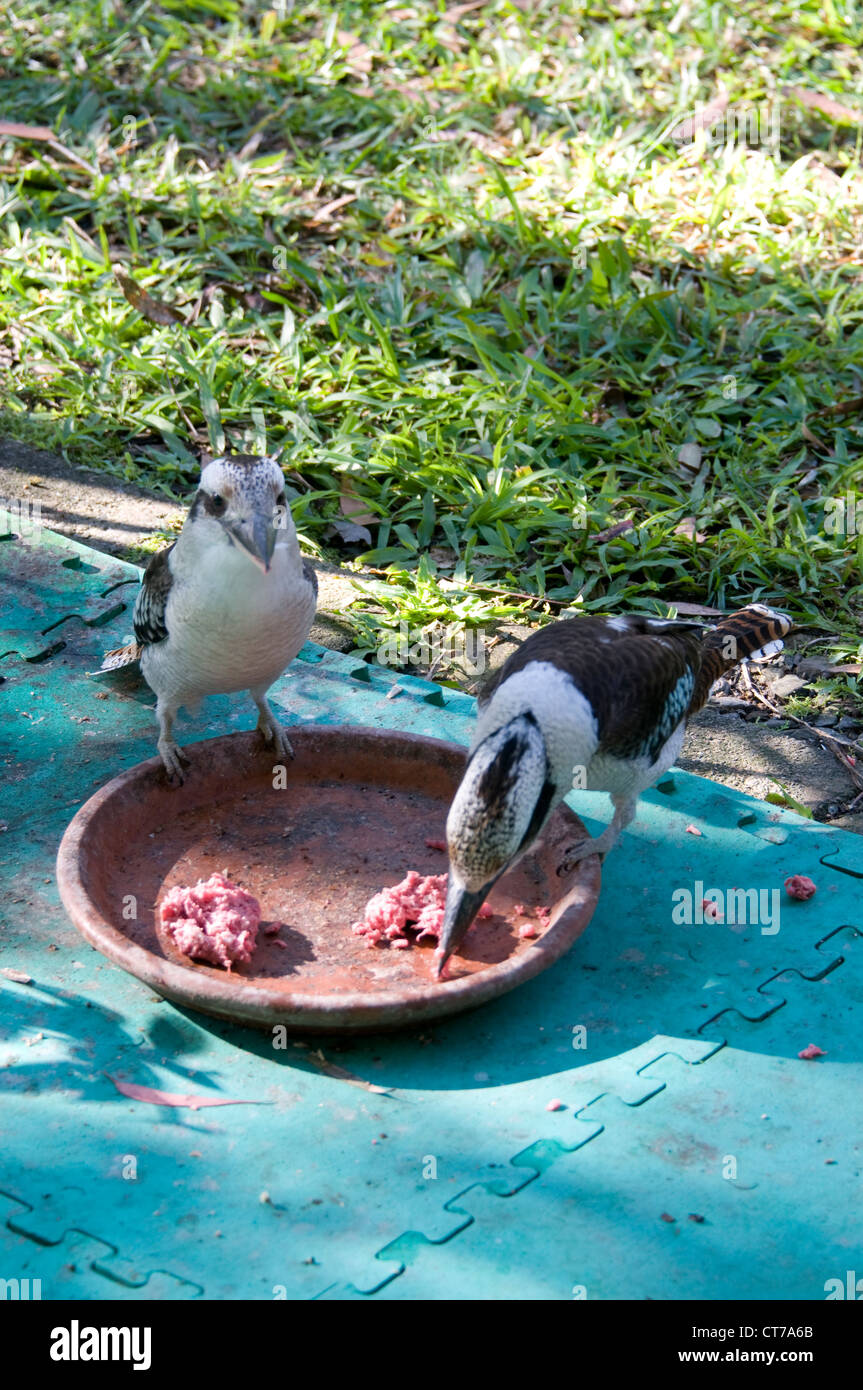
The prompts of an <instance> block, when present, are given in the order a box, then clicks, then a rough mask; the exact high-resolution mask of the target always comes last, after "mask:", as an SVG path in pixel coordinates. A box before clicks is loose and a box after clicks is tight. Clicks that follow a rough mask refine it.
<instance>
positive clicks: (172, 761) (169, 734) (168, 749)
mask: <svg viewBox="0 0 863 1390" xmlns="http://www.w3.org/2000/svg"><path fill="white" fill-rule="evenodd" d="M176 715H177V711H176V708H174V709H172V708H171V706H170V705H166V704H164V703H163V702H162V701H161V700H158V701H157V702H156V718H157V719H158V721H159V739H158V742H157V744H156V747H157V748H158V750H159V756H160V757H161V759H162V762H163V763H164V764H165V771H166V772H167V774H168V780H169V781H171V782H173V781H177V782H179V783H183V782H185V780H186V774H185V772H184V771H183V763H188V762H189V759H188V758H187V757H186V754H185V753H184V752H183V750H182V748H181V747H180V746H179V744H177V743H176V742H175V740H174V736H173V728H174V720H175V718H176Z"/></svg>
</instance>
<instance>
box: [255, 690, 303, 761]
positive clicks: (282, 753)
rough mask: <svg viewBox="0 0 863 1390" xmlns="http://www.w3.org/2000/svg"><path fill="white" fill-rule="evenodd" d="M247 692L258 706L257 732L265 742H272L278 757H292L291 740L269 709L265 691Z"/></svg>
mask: <svg viewBox="0 0 863 1390" xmlns="http://www.w3.org/2000/svg"><path fill="white" fill-rule="evenodd" d="M249 694H250V695H251V697H252V699H253V700H254V702H255V704H256V705H257V707H258V724H257V728H258V732H259V733H260V734H261V735H262V736H263V739H264V742H265V743H271V744H273V748H274V751H275V753H276V754H277V756H278V757H280V758H292V757H293V756H294V750H293V748H292V747H291V740H290V739H289V738H288V735H287V734H286V732H285V730H284V729H283V728H282V726H281V724H280V723H279V721H278V719H277V718H276V716H275V715H274V714H273V711H272V710H271V709H270V705H269V702H268V700H267V695H266V691H264V690H250V691H249Z"/></svg>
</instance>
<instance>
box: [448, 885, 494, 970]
mask: <svg viewBox="0 0 863 1390" xmlns="http://www.w3.org/2000/svg"><path fill="white" fill-rule="evenodd" d="M491 888H492V884H491V883H487V884H486V885H485V887H484V888H481V889H480V891H479V892H478V893H472V892H471V891H470V889H469V888H464V887H462V886H461V885H460V884H458V883H457V882H456V881H455V879H454V877H453V874H452V871H450V876H449V881H448V883H447V888H446V907H445V909H444V918H443V927H442V928H441V934H440V940H439V941H438V948H437V950H436V951H435V971H436V978H437V979H438V980H439V979H441V977H442V975H443V971H444V967H445V966H446V963H447V961H448V960H449V958H450V956H451V955H453V953H454V952H455V951H457V950H458V948H459V946H460V945H461V943H462V942H463V941H464V939H465V937H466V936H467V933H468V928H469V927H470V925H471V923H472V921H473V919H474V917H475V916H476V914H477V913H478V912H479V910H480V908H481V907H482V905H483V903H484V902H485V900H486V897H487V896H488V894H489V892H490V891H491Z"/></svg>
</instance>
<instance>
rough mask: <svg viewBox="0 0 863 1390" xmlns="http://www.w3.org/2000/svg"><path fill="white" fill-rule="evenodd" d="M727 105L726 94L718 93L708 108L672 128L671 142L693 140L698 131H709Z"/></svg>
mask: <svg viewBox="0 0 863 1390" xmlns="http://www.w3.org/2000/svg"><path fill="white" fill-rule="evenodd" d="M727 105H728V93H727V92H720V93H719V95H718V96H717V97H716V98H715V100H714V101H712V102H711V103H710V105H709V106H703V107H702V108H701V110H700V111H696V112H694V114H693V115H691V116H688V117H687V119H686V120H685V121H681V123H680V125H677V126H675V127H674V129H673V130H672V132H671V138H672V140H693V139H694V138H695V134H696V132H697V131H699V130H709V129H710V127H711V126H713V125H715V124H716V122H717V121H718V120H719V118H720V116H722V115H723V114H724V112H725V108H726V106H727Z"/></svg>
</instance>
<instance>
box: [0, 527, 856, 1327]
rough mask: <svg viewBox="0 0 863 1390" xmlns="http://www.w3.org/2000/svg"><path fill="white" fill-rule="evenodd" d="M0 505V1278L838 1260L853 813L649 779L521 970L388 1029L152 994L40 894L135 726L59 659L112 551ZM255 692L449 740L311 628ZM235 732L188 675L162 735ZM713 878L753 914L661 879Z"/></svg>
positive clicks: (453, 723) (832, 1274) (436, 699)
mask: <svg viewBox="0 0 863 1390" xmlns="http://www.w3.org/2000/svg"><path fill="white" fill-rule="evenodd" d="M10 529H11V519H10V518H8V517H7V518H4V516H3V514H0V533H3V532H5V533H6V534H5V535H0V571H2V575H0V578H2V594H3V600H2V614H3V617H2V624H0V628H2V630H0V677H2V683H0V701H2V710H3V723H2V728H3V734H2V741H3V747H2V765H3V786H2V793H0V825H2V832H0V844H2V846H3V850H4V853H3V875H4V881H3V896H2V902H3V905H4V914H3V915H4V922H3V936H2V948H3V949H2V963H0V966H2V969H3V971H4V972H5V973H4V974H2V975H0V995H2V1043H0V1084H2V1089H3V1104H2V1111H0V1127H2V1156H0V1255H2V1266H0V1274H2V1275H3V1276H4V1277H5V1278H6V1279H7V1280H9V1279H19V1280H39V1281H40V1284H39V1285H38V1288H39V1289H40V1291H41V1295H42V1297H43V1298H55V1299H56V1298H72V1299H100V1298H118V1297H121V1298H129V1299H191V1298H198V1299H200V1298H205V1299H220V1298H239V1297H246V1298H257V1299H278V1298H290V1299H293V1298H309V1299H312V1298H318V1297H325V1298H342V1299H349V1298H353V1299H362V1298H376V1299H427V1298H431V1299H443V1298H447V1299H450V1298H455V1297H462V1298H494V1299H525V1298H527V1299H545V1298H552V1299H573V1298H588V1299H604V1298H621V1297H622V1298H637V1299H643V1298H651V1299H670V1298H684V1299H686V1298H693V1299H694V1298H737V1299H760V1298H780V1299H797V1298H803V1299H816V1300H817V1299H824V1298H825V1297H826V1296H827V1294H828V1292H829V1291H830V1289H832V1288H835V1287H837V1283H836V1281H840V1282H841V1283H842V1285H843V1286H844V1284H845V1282H846V1275H847V1271H849V1270H853V1269H855V1261H856V1268H858V1269H859V1268H860V1257H861V1243H863V1242H861V1237H863V1216H861V1212H863V1203H861V1201H860V1195H861V1177H860V1170H861V1161H863V1154H861V1142H860V1138H859V1134H860V1125H859V1114H860V1103H859V1096H860V1094H861V1089H863V1067H861V1032H860V1029H859V1026H858V1027H856V1028H855V1026H854V1021H855V1019H854V1015H855V1010H857V1009H859V1005H860V1002H861V996H863V942H861V927H863V913H861V912H860V910H859V906H858V905H859V897H860V891H859V890H860V879H861V875H863V847H861V843H860V841H859V840H858V839H857V838H856V837H855V836H852V835H849V834H847V833H843V832H841V831H838V830H835V829H830V828H829V827H826V826H823V825H820V824H817V823H814V822H811V821H806V820H804V819H802V818H799V817H797V816H795V815H792V814H790V813H787V812H784V811H781V810H778V809H777V808H775V807H773V806H768V805H766V804H763V803H761V802H757V801H753V800H752V799H750V798H748V797H745V796H743V795H741V794H739V793H737V792H734V791H731V790H729V789H728V788H725V787H722V786H718V785H716V784H714V783H711V782H708V781H704V780H702V779H700V778H696V777H692V776H688V775H686V774H684V773H681V772H679V771H676V770H674V771H672V772H671V773H670V774H669V775H668V776H667V777H666V778H665V779H664V781H663V783H662V785H661V786H659V787H657V788H655V789H654V790H653V791H652V792H651V793H650V794H649V795H648V796H647V797H645V799H644V801H643V803H642V806H641V809H640V813H639V816H638V818H637V820H636V821H635V823H634V824H633V826H632V827H631V828H630V830H629V831H628V832H627V833H626V834H625V835H624V837H623V839H622V841H621V844H620V846H619V847H618V848H617V849H616V850H615V851H614V852H613V854H612V855H611V856H610V857H609V859H608V861H607V862H606V866H605V872H604V882H603V889H602V895H601V898H600V902H599V905H598V907H597V911H596V913H595V916H594V918H593V921H592V922H591V924H590V926H589V928H588V930H587V931H586V933H585V934H584V936H583V937H582V938H581V939H580V940H579V941H578V942H577V943H576V945H575V946H574V947H573V949H572V950H571V951H570V952H569V954H568V956H567V957H566V958H565V959H564V960H563V961H561V962H560V963H558V964H557V965H556V966H554V967H552V969H550V970H549V971H547V972H546V973H545V974H543V975H542V976H540V977H539V978H537V979H535V980H533V981H531V982H530V983H528V984H526V985H524V986H522V987H521V988H519V989H517V990H516V991H514V992H513V993H511V994H509V995H507V996H506V997H505V998H503V999H501V1000H499V1001H497V1002H496V1003H493V1004H491V1005H487V1006H485V1007H483V1008H481V1009H479V1010H476V1011H475V1012H473V1013H468V1014H465V1015H462V1016H461V1017H459V1018H456V1019H454V1020H451V1021H447V1022H445V1023H441V1024H437V1025H434V1026H427V1027H425V1028H423V1029H422V1031H417V1030H413V1031H411V1030H408V1031H406V1032H403V1033H400V1034H398V1035H386V1036H381V1037H372V1038H364V1039H361V1040H358V1041H353V1042H345V1041H340V1042H335V1041H333V1040H332V1039H326V1038H324V1039H320V1040H311V1041H309V1040H305V1041H302V1042H299V1041H297V1042H292V1043H289V1045H288V1046H287V1047H286V1048H283V1049H281V1050H279V1049H277V1048H274V1047H273V1046H272V1044H271V1040H270V1039H269V1038H268V1037H267V1036H266V1035H263V1034H258V1033H255V1032H252V1031H249V1030H245V1029H240V1028H236V1027H233V1026H231V1025H228V1024H220V1023H215V1022H213V1021H211V1020H209V1019H207V1018H205V1017H203V1016H198V1015H195V1014H192V1013H187V1012H184V1011H182V1010H179V1009H177V1008H175V1007H174V1006H172V1005H171V1004H169V1003H166V1002H163V1001H160V1000H159V999H158V998H157V997H156V996H154V995H153V994H152V993H151V991H150V990H149V989H147V988H146V987H145V986H143V985H141V984H140V983H139V982H138V981H136V980H135V979H133V978H132V977H131V976H128V975H126V974H124V973H123V972H122V971H120V970H118V969H117V968H115V967H114V966H112V965H111V964H110V963H109V962H108V961H106V960H105V959H104V958H103V957H102V956H100V955H99V954H98V953H97V952H95V951H94V950H92V949H91V948H90V947H89V946H88V945H87V944H86V943H85V942H84V940H83V939H82V938H81V937H80V936H79V935H78V934H77V932H76V931H75V930H74V928H73V927H72V925H71V923H70V921H69V920H68V918H67V917H66V914H65V912H64V911H63V908H62V907H61V905H60V902H59V899H58V895H57V889H56V886H55V880H54V860H55V855H56V851H57V846H58V843H59V841H60V838H61V835H62V833H63V830H64V828H65V826H66V825H67V824H68V822H69V820H70V818H71V817H72V816H73V815H74V813H75V811H76V809H77V808H78V806H80V804H81V803H82V802H83V801H84V800H86V798H87V797H88V796H89V795H90V794H91V792H92V791H93V789H94V788H95V787H97V786H100V785H102V784H103V783H104V782H106V781H108V780H110V779H111V778H112V777H114V776H115V775H116V774H117V773H118V772H120V771H121V770H122V769H123V768H126V767H128V766H130V765H132V764H134V763H136V762H139V761H140V760H142V759H144V758H149V757H151V756H152V755H153V752H154V740H155V726H154V720H153V710H152V699H151V697H150V696H149V694H148V693H147V692H146V691H142V690H140V689H135V688H134V687H133V686H131V685H130V686H129V687H128V688H124V687H123V683H122V681H117V680H113V681H105V680H103V679H95V678H93V677H92V676H89V675H88V674H87V672H91V671H93V670H94V669H96V667H97V666H98V664H99V661H100V658H101V655H102V652H103V651H104V650H105V649H107V648H109V647H114V646H120V645H121V644H122V643H123V642H124V641H125V640H127V639H128V638H129V637H130V636H131V611H132V604H133V602H134V597H135V589H136V584H137V581H138V571H137V570H136V569H135V568H134V567H132V566H130V565H127V564H123V563H120V562H119V561H116V560H113V559H111V558H110V557H108V556H105V555H101V554H98V553H96V552H94V551H92V550H88V549H86V548H85V547H83V546H81V545H78V544H76V543H75V542H73V541H68V540H64V539H62V538H60V537H58V536H56V535H52V534H50V533H47V532H44V531H43V532H41V533H40V534H35V533H34V534H32V535H20V536H16V535H12V534H9V532H10ZM394 682H397V683H398V685H399V686H400V687H401V689H400V691H399V692H398V693H397V695H396V697H395V698H389V699H388V698H387V694H388V693H391V691H392V685H393V683H394ZM273 694H274V700H273V703H274V705H275V706H276V708H277V709H278V710H279V712H280V714H281V717H282V718H283V719H284V721H285V722H286V723H291V722H301V723H309V722H320V723H325V724H332V723H341V724H351V723H353V724H366V725H369V724H371V725H378V726H380V727H389V728H400V729H408V730H411V731H413V732H416V733H423V734H430V735H433V736H436V737H441V738H448V739H451V740H453V741H455V742H460V743H466V742H467V741H468V740H469V738H470V730H471V723H472V719H473V701H472V700H471V699H469V698H468V697H467V696H464V695H461V694H458V693H456V692H453V691H450V690H446V689H441V688H440V687H438V686H435V685H433V684H431V683H429V682H426V681H422V680H418V679H414V678H411V677H406V676H403V675H398V676H394V675H392V674H390V673H388V672H386V671H384V670H383V669H382V668H379V667H370V666H368V665H365V664H363V663H361V662H357V661H355V660H352V659H351V658H348V657H344V656H340V655H336V654H334V653H331V652H327V651H324V650H323V649H321V648H319V647H315V646H311V645H308V646H307V647H305V648H304V649H303V651H302V653H301V654H300V657H299V658H298V659H297V661H295V662H294V663H293V665H292V667H291V668H290V670H289V671H288V673H287V674H286V676H285V677H284V678H283V680H282V681H280V682H279V684H278V685H277V686H276V687H275V690H274V692H273ZM253 724H254V710H253V707H252V705H251V702H249V701H247V700H245V699H244V698H243V697H237V698H236V699H235V698H233V697H232V698H224V699H212V700H210V701H208V702H205V704H204V706H203V708H202V711H201V714H200V715H199V716H198V717H197V718H195V719H192V718H188V717H187V718H185V719H184V720H183V722H182V723H181V724H180V725H179V728H178V732H179V737H180V739H181V741H182V742H183V743H190V742H192V741H194V740H197V739H201V738H205V737H208V736H211V735H214V734H221V733H224V732H226V731H228V730H230V729H232V728H250V727H252V726H253ZM572 804H573V806H574V808H575V809H576V810H577V811H578V812H579V814H581V815H582V816H583V817H584V818H585V819H586V821H587V823H588V826H589V828H590V829H591V830H594V831H595V830H596V829H597V828H598V827H599V824H600V822H601V821H602V819H603V818H605V819H607V818H608V814H609V812H608V808H607V803H606V801H605V799H604V798H602V797H594V796H588V795H585V794H583V793H576V794H575V795H574V796H573V798H572ZM693 831H700V834H695V833H693ZM792 873H806V874H809V875H810V877H812V878H813V879H814V880H815V881H816V883H817V885H818V892H817V894H816V896H815V897H814V898H812V899H811V900H810V901H808V902H805V903H800V902H794V901H792V900H791V899H789V898H788V897H787V896H786V895H785V893H784V891H783V889H782V885H783V881H784V879H785V878H786V877H787V876H788V875H789V874H792ZM712 888H716V889H719V890H720V892H721V893H722V894H723V895H724V894H726V893H728V892H730V891H731V890H734V889H743V890H752V889H755V890H758V891H759V893H761V891H762V890H763V893H764V896H763V898H761V899H759V901H760V904H761V911H760V914H759V919H758V923H757V924H755V925H745V924H744V925H732V924H730V923H729V921H728V920H724V921H722V922H711V921H709V920H708V921H706V922H701V923H698V922H697V921H696V922H694V923H692V924H687V920H686V913H685V911H683V910H681V909H680V908H679V904H680V902H681V901H682V898H681V896H680V891H681V890H686V891H687V892H688V893H689V894H690V895H691V900H692V902H693V903H694V904H695V906H696V908H697V906H698V904H699V903H700V899H701V895H702V894H703V895H705V896H706V895H708V893H709V890H710V889H712ZM774 890H778V896H776V897H774ZM675 892H677V893H678V896H677V898H675V899H673V898H672V894H673V893H675ZM777 903H778V905H779V915H778V917H777V915H776V913H775V910H774V909H775V905H776V904H777ZM676 905H677V906H676ZM16 973H17V974H18V975H21V976H24V977H25V978H26V977H29V983H25V982H23V980H21V979H17V978H14V976H15V975H16ZM810 1043H814V1044H816V1045H817V1047H818V1048H820V1049H821V1050H822V1052H823V1053H824V1054H825V1055H823V1056H821V1057H818V1058H817V1059H816V1060H803V1059H801V1058H799V1056H798V1053H799V1052H800V1051H802V1050H803V1049H805V1048H806V1047H807V1046H808V1044H810ZM112 1078H113V1079H112ZM114 1079H117V1080H121V1081H124V1082H129V1083H132V1084H135V1085H139V1086H140V1085H143V1086H148V1087H153V1088H158V1089H159V1090H161V1091H164V1092H168V1093H171V1094H173V1095H180V1096H189V1095H191V1096H196V1097H199V1098H200V1099H202V1100H206V1101H219V1100H221V1101H224V1100H242V1101H244V1102H248V1103H245V1104H242V1105H222V1106H218V1107H216V1106H213V1107H211V1106H204V1107H202V1108H194V1109H192V1108H188V1107H176V1106H175V1107H169V1106H156V1105H153V1104H150V1103H147V1102H145V1101H141V1100H133V1099H129V1098H128V1097H127V1096H125V1095H123V1094H122V1093H121V1092H120V1091H119V1090H118V1089H117V1087H116V1086H115V1084H114ZM553 1100H556V1101H559V1102H561V1105H560V1107H559V1108H558V1109H555V1110H549V1109H547V1106H548V1104H549V1102H551V1101H553ZM32 1287H36V1286H32Z"/></svg>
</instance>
